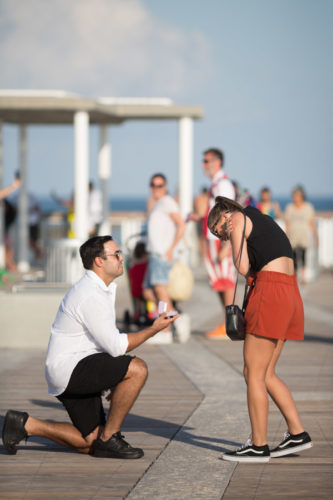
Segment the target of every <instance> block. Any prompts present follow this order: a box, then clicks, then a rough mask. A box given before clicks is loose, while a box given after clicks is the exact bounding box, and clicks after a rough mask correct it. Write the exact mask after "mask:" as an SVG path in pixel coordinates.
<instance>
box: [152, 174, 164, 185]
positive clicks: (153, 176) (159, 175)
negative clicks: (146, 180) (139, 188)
mask: <svg viewBox="0 0 333 500" xmlns="http://www.w3.org/2000/svg"><path fill="white" fill-rule="evenodd" d="M155 177H162V179H163V182H164V183H165V184H167V180H166V177H165V175H164V174H154V175H152V176H151V178H150V184H151V183H152V181H153V180H154V179H155Z"/></svg>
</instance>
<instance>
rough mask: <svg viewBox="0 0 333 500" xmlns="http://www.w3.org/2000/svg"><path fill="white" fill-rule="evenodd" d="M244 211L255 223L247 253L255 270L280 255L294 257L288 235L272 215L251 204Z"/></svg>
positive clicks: (248, 239)
mask: <svg viewBox="0 0 333 500" xmlns="http://www.w3.org/2000/svg"><path fill="white" fill-rule="evenodd" d="M243 212H244V213H245V215H247V217H248V218H249V219H251V222H252V224H253V228H252V231H251V233H250V235H249V237H248V238H247V253H248V256H249V260H250V266H251V269H252V270H253V271H260V269H262V268H263V267H264V266H265V265H266V264H268V262H270V261H271V260H274V259H278V258H279V257H290V258H292V256H293V252H292V249H291V245H290V242H289V240H288V237H287V235H286V233H285V232H284V231H283V230H282V229H281V228H280V226H279V225H278V224H277V223H276V222H275V221H274V220H273V219H272V217H270V216H269V215H265V214H262V213H261V212H260V210H258V209H257V208H254V207H251V206H249V207H246V208H244V210H243Z"/></svg>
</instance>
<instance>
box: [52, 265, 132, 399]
mask: <svg viewBox="0 0 333 500" xmlns="http://www.w3.org/2000/svg"><path fill="white" fill-rule="evenodd" d="M116 287H117V285H116V284H115V283H113V282H112V283H110V285H109V286H106V284H105V283H104V281H103V280H102V279H101V278H99V276H97V274H96V273H95V272H94V271H90V270H89V271H86V273H85V275H84V276H83V277H82V278H81V279H80V280H79V281H78V282H77V283H75V285H74V286H73V287H72V288H71V289H70V290H69V292H68V293H67V294H66V295H65V297H64V298H63V300H62V302H61V304H60V306H59V309H58V312H57V315H56V318H55V321H54V323H53V325H52V328H51V337H50V341H49V347H48V351H47V356H46V368H45V376H46V380H47V383H48V386H49V394H51V395H52V396H58V395H59V394H61V393H62V392H64V390H65V389H66V387H67V385H68V382H69V379H70V376H71V374H72V372H73V370H74V368H75V366H76V365H77V364H78V362H79V361H81V359H83V358H86V357H87V356H90V355H91V354H96V353H99V352H107V353H109V354H110V355H111V356H114V357H116V356H121V355H123V354H125V353H126V350H127V347H128V338H127V335H126V334H124V333H120V332H119V330H118V328H116V315H115V298H116Z"/></svg>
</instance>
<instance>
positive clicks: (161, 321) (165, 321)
mask: <svg viewBox="0 0 333 500" xmlns="http://www.w3.org/2000/svg"><path fill="white" fill-rule="evenodd" d="M166 315H167V313H163V314H161V316H159V317H158V318H156V319H155V321H154V323H153V324H152V325H151V327H152V328H153V329H154V330H156V331H155V333H157V332H160V331H161V330H164V328H167V327H168V326H170V325H171V323H173V322H174V321H175V320H176V319H177V318H179V314H177V315H176V316H173V317H172V318H166V317H165V316H166Z"/></svg>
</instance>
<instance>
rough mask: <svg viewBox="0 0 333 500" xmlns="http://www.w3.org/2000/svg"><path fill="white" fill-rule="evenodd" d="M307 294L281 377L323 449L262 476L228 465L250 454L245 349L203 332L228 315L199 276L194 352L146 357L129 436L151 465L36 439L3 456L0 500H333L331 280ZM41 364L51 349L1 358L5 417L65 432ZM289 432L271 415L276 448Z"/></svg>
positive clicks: (8, 352)
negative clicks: (11, 413) (302, 325)
mask: <svg viewBox="0 0 333 500" xmlns="http://www.w3.org/2000/svg"><path fill="white" fill-rule="evenodd" d="M119 288H120V290H119V297H118V310H119V311H120V310H121V309H122V308H123V307H125V306H126V305H128V296H127V295H126V289H125V287H119ZM302 293H303V297H304V303H305V311H306V337H305V341H304V342H301V343H300V342H288V343H287V345H286V348H285V350H284V353H283V355H282V358H281V360H280V363H279V366H280V373H281V375H282V377H283V378H284V379H285V380H286V382H287V383H288V385H289V386H290V388H291V389H292V391H293V394H294V397H295V399H296V401H297V405H298V408H299V410H300V413H301V415H302V419H303V423H304V426H305V428H306V429H307V430H308V432H309V433H310V435H311V436H312V438H313V440H314V443H315V445H314V447H313V448H312V449H311V450H308V451H305V452H303V453H301V454H300V455H299V456H296V455H295V456H290V457H284V458H279V459H274V460H273V459H272V460H271V462H270V463H268V464H262V465H260V464H257V465H256V464H250V465H245V464H236V463H235V464H233V463H228V462H224V461H222V460H220V455H221V453H222V452H223V451H224V450H227V449H231V448H233V447H235V446H237V445H239V444H241V443H242V442H244V441H245V440H246V439H247V437H248V434H249V423H248V417H247V410H246V399H245V387H244V382H243V379H242V375H241V372H242V343H237V342H230V341H208V340H206V339H205V338H204V336H203V332H204V331H205V330H206V329H207V328H210V327H213V326H214V325H215V324H216V322H218V321H219V319H220V317H219V315H220V305H219V303H218V300H217V298H216V297H215V295H214V294H213V293H212V292H211V290H210V289H209V287H208V285H207V281H206V278H205V275H204V274H202V273H200V272H198V273H197V280H196V287H195V291H194V294H193V297H192V299H191V300H190V301H188V302H187V303H185V304H184V305H183V310H184V312H188V313H190V314H191V318H192V330H193V332H192V338H191V340H190V341H189V342H188V343H187V344H183V345H180V344H172V345H169V346H163V347H162V346H161V347H157V346H152V345H147V346H142V347H141V348H140V349H138V350H137V351H138V352H137V355H139V356H141V357H142V358H144V359H145V360H146V361H147V363H148V366H149V370H150V376H149V380H148V382H147V384H146V386H145V388H144V390H143V391H142V393H141V395H140V397H139V399H138V401H137V403H136V404H135V405H134V407H133V409H132V411H131V413H130V415H129V416H128V418H127V419H126V422H125V426H124V428H123V432H124V434H125V436H126V438H127V439H128V440H129V441H130V442H131V443H133V444H134V445H137V446H142V447H143V448H144V450H145V456H144V458H143V459H141V460H133V461H128V462H130V463H128V462H127V461H122V460H110V459H94V458H93V457H87V456H81V455H79V454H77V453H75V452H71V451H67V450H65V449H64V448H61V447H60V446H58V445H56V444H52V443H50V442H48V441H46V440H43V439H39V438H38V439H37V438H31V439H29V440H28V442H27V444H24V443H22V444H21V446H20V449H19V451H18V453H17V455H16V456H8V455H7V454H5V453H4V451H3V448H0V498H8V499H9V498H20V499H21V498H22V499H23V498H32V499H40V498H43V499H44V498H48V497H49V498H59V499H60V498H63V499H67V498H68V499H69V498H80V499H88V498H89V499H101V498H119V499H120V498H129V499H163V500H164V499H165V500H167V499H170V500H173V499H212V500H213V499H220V498H223V499H237V500H239V499H240V498H242V497H245V498H249V499H256V500H257V499H258V500H259V499H265V500H266V499H267V498H269V499H275V498H276V499H285V498H298V499H304V498H308V499H313V500H314V499H324V498H325V499H328V498H332V496H333V474H332V472H333V449H332V444H333V424H332V409H333V408H332V407H333V390H332V388H333V384H332V382H333V368H332V360H333V335H332V333H333V331H332V330H333V328H332V324H333V313H332V303H333V275H332V274H331V273H328V272H327V273H325V274H323V275H322V276H321V277H320V279H319V280H318V281H316V282H315V283H312V284H309V285H307V287H305V288H304V289H303V290H302ZM52 319H53V318H50V322H52ZM27 334H28V332H27ZM44 356H45V351H44V350H43V349H33V350H27V349H24V350H23V349H4V350H3V351H2V353H1V359H0V363H1V364H0V374H1V380H2V385H1V390H0V401H1V403H0V405H1V407H0V414H1V415H2V416H3V415H4V413H5V411H6V410H7V409H8V408H14V409H22V410H26V411H28V412H30V413H31V414H32V415H34V416H36V417H40V418H45V419H50V420H56V421H61V420H62V421H65V420H67V416H66V413H65V412H64V410H63V409H62V407H61V405H60V404H58V403H57V401H56V400H55V399H54V398H51V397H49V396H47V393H46V384H45V381H44V376H43V369H44V368H43V363H44ZM2 418H3V417H2ZM284 430H285V425H284V423H283V421H282V418H281V416H280V414H279V413H278V411H277V410H276V409H275V408H274V406H273V404H272V405H271V409H270V419H269V435H268V439H269V443H270V444H273V445H274V444H275V443H277V442H278V441H279V440H280V439H281V437H282V434H283V432H284Z"/></svg>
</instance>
